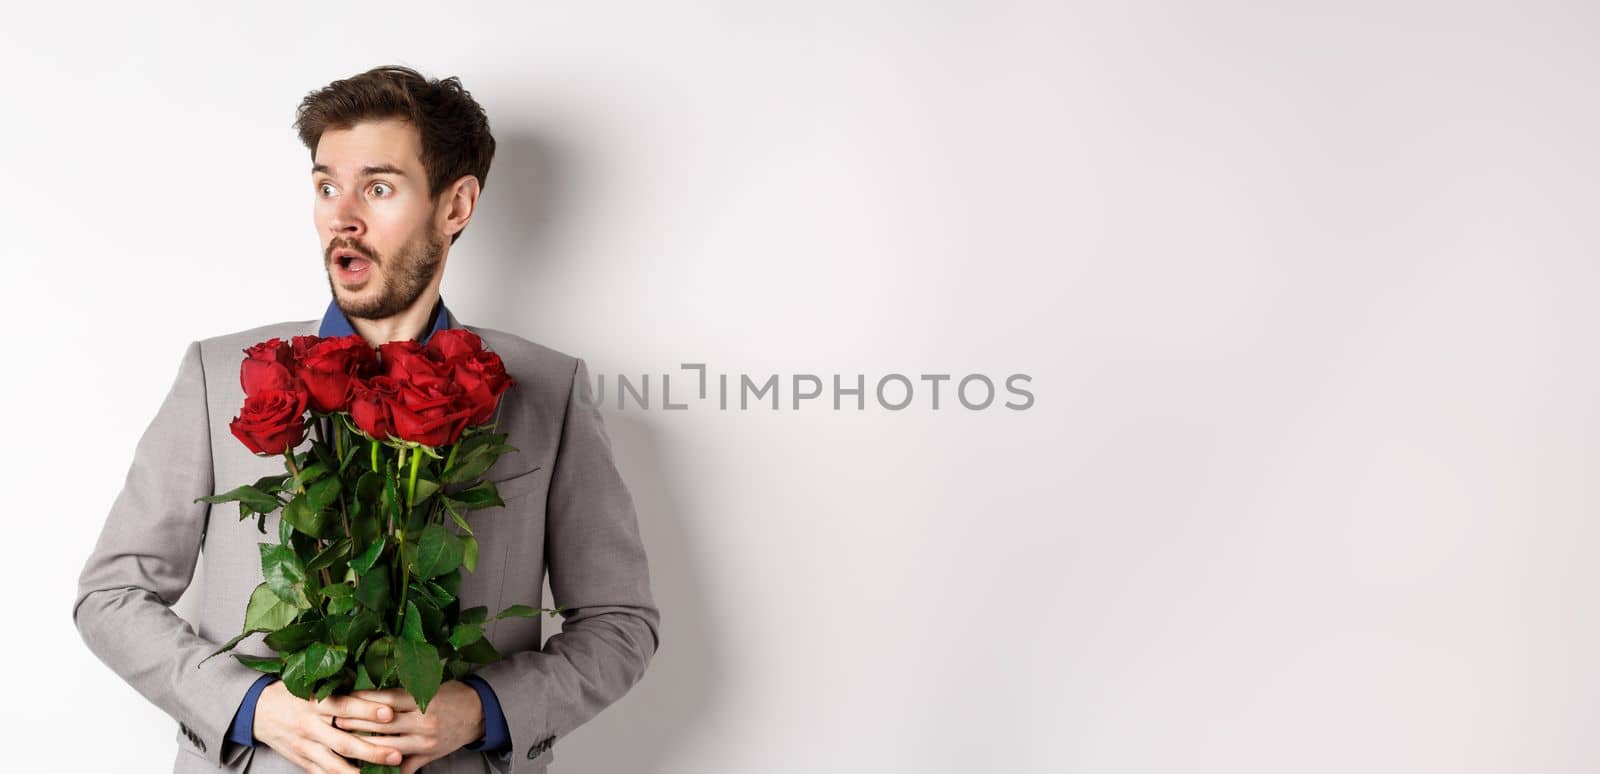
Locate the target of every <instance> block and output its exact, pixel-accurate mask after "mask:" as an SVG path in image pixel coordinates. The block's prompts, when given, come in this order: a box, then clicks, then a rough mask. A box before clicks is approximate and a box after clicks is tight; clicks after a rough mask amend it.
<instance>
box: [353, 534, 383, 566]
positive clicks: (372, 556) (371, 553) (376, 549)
mask: <svg viewBox="0 0 1600 774" xmlns="http://www.w3.org/2000/svg"><path fill="white" fill-rule="evenodd" d="M388 544H389V541H388V538H387V537H386V536H382V535H380V536H378V540H377V541H376V542H374V543H373V544H372V545H370V546H367V550H365V551H362V552H361V555H360V556H358V557H356V558H355V559H352V560H351V561H350V567H351V568H353V569H354V570H355V571H356V572H357V573H359V574H362V575H365V574H366V573H367V571H368V570H371V569H372V565H374V564H376V563H377V562H378V556H379V555H381V554H382V553H383V547H384V546H386V545H388Z"/></svg>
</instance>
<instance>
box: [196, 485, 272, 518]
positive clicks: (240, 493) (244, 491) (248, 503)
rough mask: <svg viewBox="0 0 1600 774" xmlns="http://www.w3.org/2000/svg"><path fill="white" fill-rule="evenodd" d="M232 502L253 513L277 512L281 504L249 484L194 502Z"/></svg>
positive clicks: (199, 498) (197, 499) (200, 498)
mask: <svg viewBox="0 0 1600 774" xmlns="http://www.w3.org/2000/svg"><path fill="white" fill-rule="evenodd" d="M234 501H237V502H238V503H239V504H240V505H242V506H245V507H248V508H249V509H250V510H251V511H252V512H254V513H270V512H271V511H274V510H277V508H278V506H279V505H281V504H282V503H280V502H278V498H276V497H274V496H272V495H270V494H267V493H266V492H263V491H261V490H260V489H257V488H255V487H253V486H250V485H249V484H246V485H244V486H236V487H234V488H232V489H229V490H228V491H226V492H223V493H222V494H216V495H208V496H206V497H197V498H195V502H197V503H211V504H213V505H215V504H217V503H231V502H234Z"/></svg>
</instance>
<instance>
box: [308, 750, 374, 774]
mask: <svg viewBox="0 0 1600 774" xmlns="http://www.w3.org/2000/svg"><path fill="white" fill-rule="evenodd" d="M310 746H311V747H313V748H315V749H313V750H311V754H310V755H309V756H308V757H310V758H311V763H312V765H314V766H316V767H317V770H318V771H321V772H324V773H325V774H361V772H360V771H359V770H358V769H356V767H354V766H351V765H350V764H348V763H345V762H344V760H343V759H341V758H340V757H339V756H337V755H334V754H333V751H332V750H329V749H328V748H326V747H322V746H320V745H310Z"/></svg>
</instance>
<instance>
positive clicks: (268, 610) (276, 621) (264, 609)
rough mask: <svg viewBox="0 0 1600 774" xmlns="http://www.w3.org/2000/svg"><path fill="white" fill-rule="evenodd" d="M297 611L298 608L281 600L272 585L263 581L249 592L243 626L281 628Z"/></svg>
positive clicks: (247, 627)
mask: <svg viewBox="0 0 1600 774" xmlns="http://www.w3.org/2000/svg"><path fill="white" fill-rule="evenodd" d="M299 613H300V608H298V607H296V606H294V605H293V604H290V603H288V602H285V601H283V598H282V597H279V596H278V594H277V592H275V591H273V590H272V587H270V586H268V585H267V584H265V583H263V584H261V585H259V586H256V590H255V591H252V592H250V602H249V604H247V605H245V609H244V626H245V628H246V629H253V630H258V631H273V630H276V629H282V628H283V627H285V626H288V625H289V624H290V623H291V622H292V621H294V617H295V616H296V615H299Z"/></svg>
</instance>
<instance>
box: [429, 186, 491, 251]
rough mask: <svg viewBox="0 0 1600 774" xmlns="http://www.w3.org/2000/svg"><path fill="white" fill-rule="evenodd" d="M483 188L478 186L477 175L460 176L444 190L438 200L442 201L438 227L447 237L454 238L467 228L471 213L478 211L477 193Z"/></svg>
mask: <svg viewBox="0 0 1600 774" xmlns="http://www.w3.org/2000/svg"><path fill="white" fill-rule="evenodd" d="M482 190H483V187H482V186H481V185H479V184H478V176H477V175H462V176H461V178H460V179H459V180H457V181H455V182H454V183H451V184H450V187H449V188H446V189H444V194H443V196H441V197H440V198H441V199H442V200H443V202H442V206H441V209H440V213H439V217H440V224H439V227H440V228H441V229H442V230H443V231H444V235H445V236H447V237H452V239H453V238H454V237H455V235H456V234H459V233H461V230H462V229H464V228H466V227H467V223H468V221H471V220H472V213H474V212H476V211H477V210H478V193H479V192H480V191H482Z"/></svg>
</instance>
